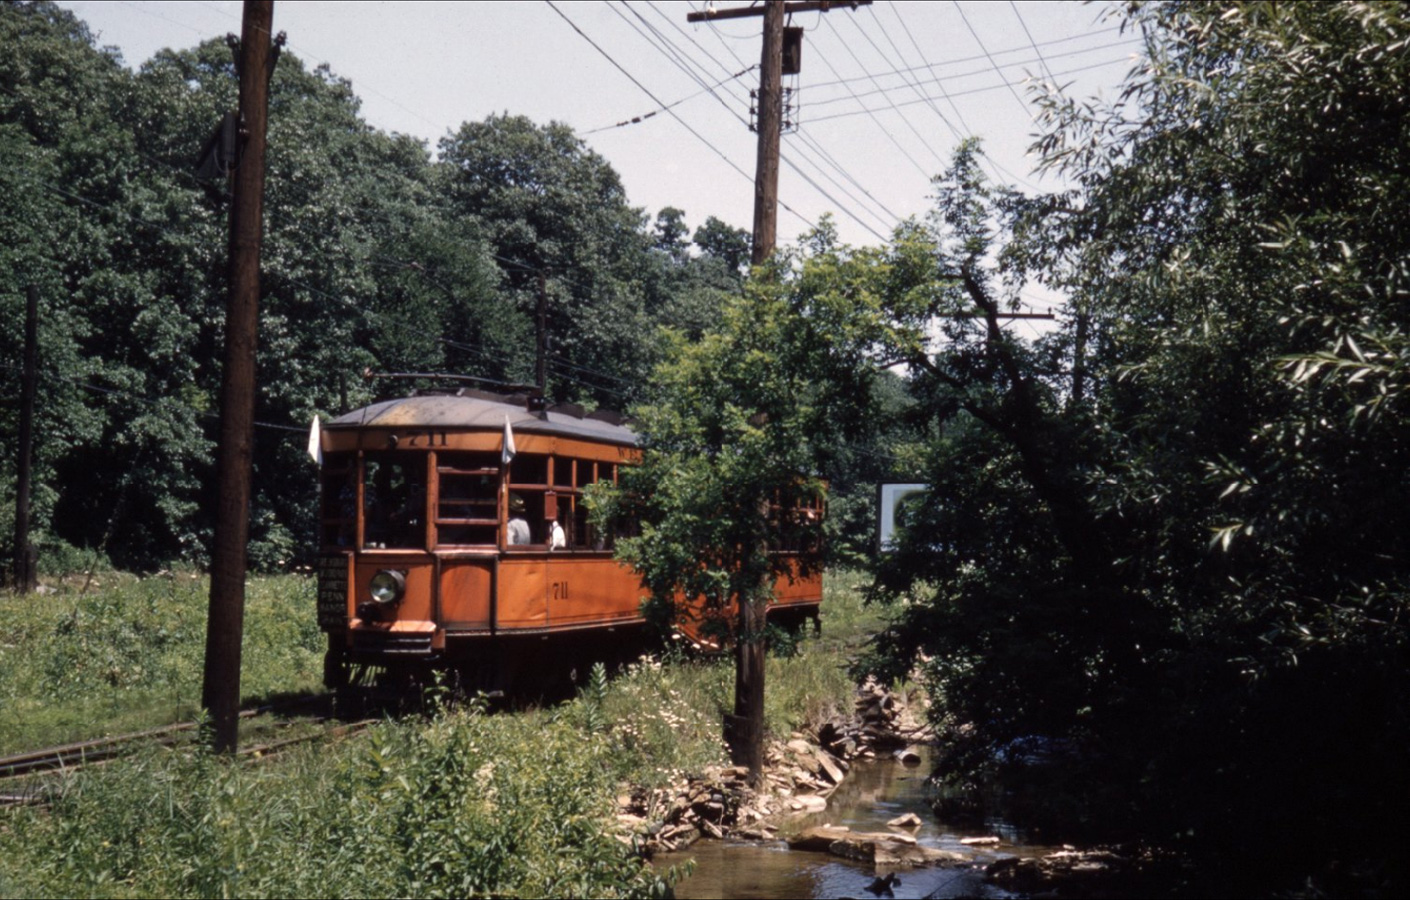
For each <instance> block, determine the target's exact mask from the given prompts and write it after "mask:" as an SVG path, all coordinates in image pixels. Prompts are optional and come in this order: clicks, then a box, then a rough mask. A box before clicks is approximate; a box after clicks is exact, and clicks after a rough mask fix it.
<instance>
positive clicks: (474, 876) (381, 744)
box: [0, 709, 666, 897]
mask: <svg viewBox="0 0 1410 900" xmlns="http://www.w3.org/2000/svg"><path fill="white" fill-rule="evenodd" d="M609 752H610V747H609V744H608V742H607V741H606V740H605V739H604V738H603V736H601V735H594V734H591V733H588V732H584V731H581V730H579V729H576V728H573V727H571V726H569V725H567V724H565V723H561V722H552V721H549V719H548V717H547V716H545V715H542V714H531V715H523V716H485V715H482V714H480V713H479V712H478V711H476V710H473V709H472V710H460V711H451V712H444V713H441V714H439V715H436V716H434V717H433V718H432V719H431V720H430V721H407V722H402V723H387V724H384V725H382V726H379V727H377V728H374V729H373V730H372V731H371V732H370V733H369V735H367V736H366V737H365V738H364V739H362V740H359V741H354V742H347V743H344V744H342V745H336V746H332V747H327V746H325V747H320V748H317V749H314V750H309V751H305V752H301V753H298V754H296V755H294V756H292V757H286V758H281V759H280V760H279V761H278V763H277V764H276V765H267V766H262V767H258V768H256V767H248V766H236V765H232V764H229V763H226V762H224V761H222V760H217V759H213V758H211V757H210V756H208V755H205V754H204V753H201V752H186V753H172V752H163V751H158V752H154V753H152V754H150V755H148V756H144V757H142V758H139V759H131V760H124V761H121V762H119V763H116V764H113V765H111V766H108V767H105V768H103V769H100V770H84V771H83V772H80V773H79V774H77V775H76V776H74V777H73V778H71V779H70V780H69V781H68V783H67V784H66V785H65V787H64V790H63V792H62V794H61V796H60V797H59V798H58V800H57V802H56V803H55V804H54V807H53V809H52V811H49V812H42V811H21V812H18V813H11V814H9V815H10V818H11V821H10V822H9V823H7V824H8V826H9V827H3V828H0V860H3V862H0V895H4V896H33V897H138V896H144V897H146V896H162V897H228V896H248V897H290V896H295V897H362V896H374V897H402V896H417V897H475V896H500V897H578V896H604V897H613V896H636V897H642V896H660V895H662V894H663V893H664V892H665V888H666V882H664V881H662V880H661V878H660V877H658V876H657V875H655V874H654V873H652V872H651V871H650V870H649V869H647V868H646V867H644V866H643V865H642V863H641V862H640V861H639V860H637V859H636V858H634V856H633V854H632V851H631V849H630V848H629V847H627V846H624V845H623V844H622V843H621V842H619V841H618V840H617V839H616V838H615V837H613V836H612V835H611V834H610V833H609V832H608V830H607V829H606V828H605V827H604V826H605V823H606V821H607V819H608V818H609V812H610V809H611V801H612V789H611V785H610V783H609V782H608V781H607V780H605V779H604V778H603V777H602V775H603V772H604V771H606V770H607V769H608V768H609V761H608V759H607V756H608V754H609Z"/></svg>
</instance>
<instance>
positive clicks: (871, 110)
mask: <svg viewBox="0 0 1410 900" xmlns="http://www.w3.org/2000/svg"><path fill="white" fill-rule="evenodd" d="M1129 61H1130V60H1129V58H1128V57H1123V58H1121V59H1108V60H1106V61H1105V62H1099V63H1093V64H1092V65H1089V66H1078V67H1077V68H1075V69H1065V70H1064V71H1061V72H1057V73H1054V74H1056V75H1058V76H1062V75H1076V74H1077V73H1079V72H1088V71H1091V70H1093V69H1102V68H1106V67H1107V66H1113V65H1116V64H1117V63H1124V62H1129ZM1004 88H1009V89H1010V90H1012V88H1013V85H1012V84H1010V83H1009V82H1007V81H1004V82H1001V83H999V84H991V85H986V86H985V87H977V88H970V89H968V90H963V91H952V92H951V93H950V94H949V96H951V97H965V96H968V95H970V94H984V93H988V92H989V91H998V90H1002V89H1004ZM930 99H933V98H930ZM924 102H926V98H922V99H919V100H902V101H901V102H899V103H897V104H896V105H897V106H914V105H915V104H917V103H924ZM885 111H886V110H885V108H883V107H875V108H872V107H863V108H862V109H855V110H849V111H848V112H840V113H833V114H832V115H829V116H818V117H816V118H814V119H813V120H812V121H814V122H827V121H831V120H832V119H846V118H850V117H852V116H860V115H865V114H868V113H876V112H885Z"/></svg>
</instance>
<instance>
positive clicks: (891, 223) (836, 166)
mask: <svg viewBox="0 0 1410 900" xmlns="http://www.w3.org/2000/svg"><path fill="white" fill-rule="evenodd" d="M648 5H649V6H650V7H651V8H652V10H654V11H655V12H656V14H657V15H658V16H661V17H662V18H664V19H667V20H668V21H669V22H671V24H672V26H673V27H675V28H676V30H677V31H680V32H681V33H682V34H685V35H686V36H687V37H689V38H690V41H691V43H692V44H694V45H695V46H696V47H697V48H698V49H699V50H700V52H701V53H702V54H704V55H705V56H706V57H707V58H708V59H710V60H712V61H713V62H714V63H715V64H716V65H718V66H720V67H721V68H723V69H725V70H726V71H728V67H727V66H725V64H724V63H722V62H721V61H720V60H719V59H717V58H716V57H715V56H714V55H713V54H711V53H710V52H709V51H707V50H706V49H705V48H704V47H702V46H701V45H700V43H699V42H698V41H696V40H695V39H694V38H693V37H690V35H689V34H688V33H687V32H685V31H684V30H683V29H681V28H680V26H679V25H677V24H676V22H675V20H674V19H671V18H670V17H669V16H667V15H666V13H664V12H662V11H661V9H660V8H659V7H658V6H657V5H656V3H655V0H648ZM691 7H692V9H693V8H695V4H694V3H692V4H691ZM708 24H710V25H711V26H713V25H714V22H713V21H712V22H709V23H708ZM711 30H712V31H713V32H714V33H715V35H716V36H717V37H718V36H719V31H718V30H717V29H714V28H713V27H712V29H711ZM721 45H722V46H723V47H724V48H725V50H727V51H728V52H729V54H730V55H731V56H733V57H734V59H735V61H736V62H737V63H739V64H741V65H743V63H744V60H743V59H741V58H740V56H739V54H738V53H735V52H734V49H733V48H732V47H730V46H729V45H728V44H725V43H723V41H721ZM756 68H757V67H756ZM795 134H796V135H797V136H798V138H799V139H800V140H802V141H803V143H804V145H805V147H807V148H808V149H810V150H811V151H812V152H813V153H815V154H817V156H818V157H819V158H820V159H822V160H823V162H824V163H825V164H826V165H828V166H830V167H831V168H832V169H833V170H834V171H835V172H837V173H838V174H839V175H840V176H842V178H843V179H845V180H846V181H847V182H849V183H850V184H852V185H853V186H854V187H855V188H857V190H859V191H861V193H862V194H863V195H864V196H866V197H867V198H868V199H869V200H870V201H871V202H872V203H873V204H875V206H876V207H877V208H879V209H881V210H882V212H883V213H885V215H886V216H889V217H890V218H889V219H886V218H882V217H881V216H877V214H876V212H875V210H873V209H870V208H868V206H867V204H866V203H865V202H864V201H862V200H860V199H858V198H857V196H856V195H855V194H853V193H851V192H850V191H848V190H847V189H846V188H845V187H843V186H842V185H841V184H839V183H838V182H837V180H836V179H834V178H832V177H831V176H829V175H827V174H826V172H825V171H824V169H823V167H822V165H819V164H818V163H817V162H816V161H815V160H813V159H810V158H809V157H808V155H807V154H806V153H803V152H801V150H800V152H799V153H798V157H799V158H800V159H803V160H805V161H806V162H808V163H809V164H811V165H812V166H814V167H815V168H816V169H817V170H818V172H819V173H820V174H822V175H823V177H825V178H827V179H828V181H829V182H831V183H832V184H833V185H835V186H836V187H837V188H838V190H840V191H842V192H843V193H845V194H847V196H848V198H849V199H851V200H852V201H853V202H854V203H856V204H857V205H858V206H859V207H861V208H862V209H866V210H867V211H868V213H869V214H871V215H873V216H876V218H877V219H878V220H879V221H881V222H882V223H883V225H884V227H887V228H893V227H895V225H896V223H898V222H900V221H901V217H900V216H898V215H897V214H896V213H895V212H893V211H892V210H890V209H888V208H887V206H886V204H884V203H882V202H881V201H880V200H878V199H877V198H876V196H875V195H873V194H872V193H871V191H869V190H867V189H866V187H865V186H864V185H862V183H861V182H860V181H858V180H857V179H856V177H855V176H854V175H852V173H851V172H849V171H848V170H847V169H846V168H845V167H844V166H842V164H841V163H839V162H838V161H837V160H836V158H834V157H833V156H832V154H831V153H828V152H827V151H826V149H824V148H823V147H822V145H821V144H819V143H818V141H817V140H816V139H815V138H812V137H811V136H810V135H808V134H806V133H805V132H804V131H803V130H802V128H801V127H800V128H799V129H798V130H797V131H796V132H795ZM780 149H781V150H782V147H781V148H780ZM781 155H782V153H781ZM784 158H785V159H787V157H786V156H784ZM790 165H791V163H790Z"/></svg>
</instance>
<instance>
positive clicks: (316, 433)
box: [308, 416, 323, 466]
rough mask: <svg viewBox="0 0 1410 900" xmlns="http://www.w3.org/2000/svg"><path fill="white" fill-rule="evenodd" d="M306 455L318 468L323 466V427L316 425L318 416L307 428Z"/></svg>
mask: <svg viewBox="0 0 1410 900" xmlns="http://www.w3.org/2000/svg"><path fill="white" fill-rule="evenodd" d="M308 455H309V457H310V458H311V459H312V460H313V461H314V462H316V463H318V464H319V465H320V466H321V465H323V427H322V426H321V425H319V424H318V416H314V417H313V424H312V425H310V426H309V428H308Z"/></svg>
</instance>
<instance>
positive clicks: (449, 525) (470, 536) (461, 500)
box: [436, 452, 499, 546]
mask: <svg viewBox="0 0 1410 900" xmlns="http://www.w3.org/2000/svg"><path fill="white" fill-rule="evenodd" d="M436 477H437V479H438V482H437V487H438V492H437V496H436V539H437V543H438V544H441V545H462V546H463V545H481V546H484V545H488V546H493V545H494V544H495V543H496V535H497V533H498V529H499V454H498V453H444V452H443V453H440V454H438V455H437V457H436Z"/></svg>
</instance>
